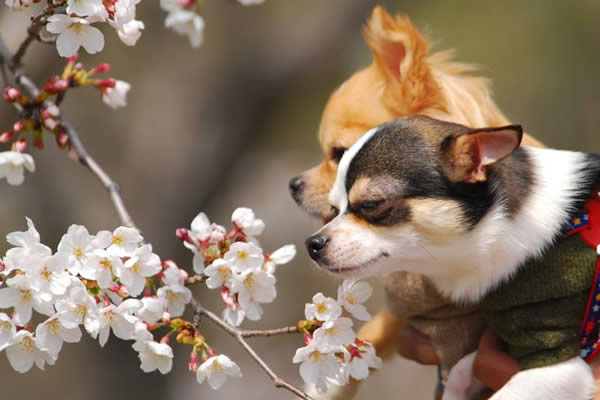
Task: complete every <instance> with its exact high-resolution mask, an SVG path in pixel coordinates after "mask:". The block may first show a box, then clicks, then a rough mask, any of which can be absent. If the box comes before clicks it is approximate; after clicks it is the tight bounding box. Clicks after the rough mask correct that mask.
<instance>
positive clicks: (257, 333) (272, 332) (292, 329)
mask: <svg viewBox="0 0 600 400" xmlns="http://www.w3.org/2000/svg"><path fill="white" fill-rule="evenodd" d="M238 331H239V333H240V335H241V336H242V337H245V338H249V337H269V336H279V335H285V334H287V333H299V332H300V331H299V330H298V327H297V326H295V325H294V326H284V327H283V328H277V329H263V330H250V329H238Z"/></svg>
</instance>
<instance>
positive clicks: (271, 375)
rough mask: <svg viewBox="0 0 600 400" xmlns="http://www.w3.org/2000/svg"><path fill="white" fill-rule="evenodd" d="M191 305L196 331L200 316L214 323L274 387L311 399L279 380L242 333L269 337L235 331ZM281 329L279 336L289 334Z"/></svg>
mask: <svg viewBox="0 0 600 400" xmlns="http://www.w3.org/2000/svg"><path fill="white" fill-rule="evenodd" d="M191 305H192V309H193V310H194V326H195V327H196V329H197V328H198V324H199V322H200V318H201V317H202V316H205V317H207V318H208V319H210V320H211V321H212V322H214V323H215V324H216V325H217V326H218V327H220V328H221V329H223V330H224V331H225V332H227V333H229V334H230V335H231V336H232V337H233V338H234V339H235V340H236V341H237V342H238V343H239V344H240V346H242V348H243V349H244V350H246V352H247V353H248V354H249V355H250V357H252V359H253V360H254V361H256V363H257V364H258V365H259V366H260V367H261V368H262V369H263V371H265V372H266V374H267V375H269V378H271V380H272V381H273V384H274V385H275V387H277V388H282V389H286V390H289V391H290V392H292V393H293V394H295V395H296V396H298V397H299V398H301V399H305V400H311V399H312V398H311V397H310V396H309V395H308V394H306V393H304V392H303V391H302V390H300V389H298V388H297V387H296V386H294V385H292V384H290V383H287V382H286V381H284V380H283V379H281V378H280V377H279V376H277V374H276V373H275V372H273V370H272V369H271V368H270V367H269V366H268V365H267V363H266V362H265V361H264V360H263V359H262V358H261V357H260V356H259V355H258V354H257V353H256V351H254V349H253V348H252V347H251V346H250V345H249V344H248V342H246V339H245V336H244V332H246V333H252V334H249V335H247V337H252V336H270V335H254V334H253V333H256V332H258V331H243V330H240V329H236V328H234V327H233V326H231V325H229V324H228V323H227V322H225V321H223V320H222V319H221V318H219V317H218V316H217V315H216V314H214V313H213V312H211V311H209V310H207V309H206V308H204V307H203V306H202V305H201V304H200V303H198V301H197V300H196V299H194V298H192V302H191ZM283 329H284V330H285V331H281V332H280V333H279V334H281V333H289V332H291V329H290V328H283ZM286 329H290V330H286ZM274 331H277V330H273V331H272V332H274ZM271 336H272V335H271Z"/></svg>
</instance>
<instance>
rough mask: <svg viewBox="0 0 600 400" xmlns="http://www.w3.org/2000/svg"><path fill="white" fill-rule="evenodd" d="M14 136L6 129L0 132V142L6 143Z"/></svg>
mask: <svg viewBox="0 0 600 400" xmlns="http://www.w3.org/2000/svg"><path fill="white" fill-rule="evenodd" d="M13 136H15V133H14V132H13V131H6V132H2V133H1V134H0V143H8V142H9V141H10V139H12V138H13Z"/></svg>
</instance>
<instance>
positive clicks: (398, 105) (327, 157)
mask: <svg viewBox="0 0 600 400" xmlns="http://www.w3.org/2000/svg"><path fill="white" fill-rule="evenodd" d="M364 38H365V40H366V42H367V44H368V46H369V48H370V49H371V51H372V53H373V61H372V63H371V64H370V65H368V66H367V67H366V68H364V69H361V70H359V71H358V72H356V73H355V74H354V75H352V76H351V77H350V78H349V79H348V80H347V81H345V82H344V83H343V84H342V85H341V86H340V87H339V88H338V89H337V90H335V92H334V93H333V94H332V95H331V97H330V99H329V101H328V103H327V105H326V107H325V110H324V112H323V117H322V120H321V125H320V128H319V141H320V144H321V149H322V152H323V156H324V159H323V161H322V162H321V163H320V164H319V165H317V166H316V167H314V168H311V169H309V170H307V171H305V172H303V173H302V174H300V175H299V176H297V177H294V178H292V179H291V180H290V184H289V188H290V193H291V195H292V197H293V198H294V199H295V201H296V202H297V203H298V204H299V205H300V206H301V207H302V208H304V209H305V210H306V211H307V212H308V213H309V214H311V215H314V216H318V217H321V218H322V219H323V220H324V221H325V222H327V221H329V220H330V219H331V218H333V217H334V216H335V209H334V208H332V207H331V205H330V203H329V201H328V194H329V191H330V190H331V188H332V186H333V183H334V180H335V177H336V172H337V168H338V163H339V161H340V159H341V158H342V156H343V155H344V152H345V151H346V150H347V149H348V148H349V147H351V146H352V145H353V144H354V143H355V142H356V141H357V140H358V139H359V138H360V137H361V136H362V135H363V134H364V133H365V132H366V131H368V130H369V129H371V128H373V127H375V126H377V125H380V124H382V123H384V122H387V121H390V120H393V119H395V118H398V117H400V116H404V115H409V114H421V115H426V116H429V117H432V118H436V119H440V120H444V121H449V122H455V123H460V124H463V125H466V126H469V127H472V128H480V127H486V126H502V125H506V124H508V120H507V119H506V117H505V116H504V115H503V114H502V112H501V111H500V110H499V109H498V106H497V105H496V104H495V103H494V101H493V100H492V97H491V94H490V89H489V84H488V81H487V80H486V79H485V78H482V77H476V76H472V75H469V73H471V72H473V71H474V68H473V67H472V66H470V65H466V64H461V63H457V62H454V61H451V55H452V52H451V51H442V52H437V53H430V43H429V42H428V40H427V39H426V38H425V37H424V36H423V35H422V34H421V33H420V32H419V31H418V30H417V29H416V28H415V27H414V26H413V25H412V23H411V22H410V20H409V19H408V18H407V17H406V16H390V15H389V14H388V13H387V12H386V11H385V10H384V9H383V8H382V7H376V8H375V9H374V10H373V12H372V14H371V16H370V18H369V20H368V22H367V24H366V26H365V28H364ZM523 143H524V144H527V145H530V146H541V144H540V143H539V142H537V141H536V140H535V139H533V138H531V137H529V136H527V135H525V136H524V139H523ZM385 287H386V295H387V300H388V307H387V310H384V311H382V312H381V313H379V314H378V315H377V316H375V318H374V319H373V320H372V321H371V322H369V323H367V324H366V325H365V326H363V328H362V329H361V330H360V332H359V335H358V336H359V337H360V338H361V339H363V340H368V341H370V342H372V343H373V344H374V345H375V347H376V349H377V351H378V352H379V353H382V352H384V350H385V349H386V348H388V347H389V346H388V345H389V344H390V343H393V340H394V338H395V337H396V332H397V331H398V330H399V329H400V328H401V327H402V326H403V325H404V323H406V322H408V324H410V325H412V326H413V327H415V328H416V329H418V330H419V331H421V332H422V333H424V334H426V335H427V336H429V337H430V338H431V341H432V344H433V345H434V347H435V349H436V352H437V354H438V356H439V358H440V365H441V373H442V374H441V375H442V381H445V380H446V378H447V375H448V372H449V371H450V369H451V368H452V366H453V365H454V364H456V362H458V360H459V359H461V358H462V357H463V356H464V355H465V354H468V353H470V352H471V351H473V350H475V348H476V347H477V344H478V341H479V337H480V335H481V332H482V329H483V322H482V320H481V318H480V316H479V313H478V312H477V311H476V310H475V309H474V308H471V307H457V306H454V305H452V304H451V303H450V302H449V301H448V300H447V299H445V298H444V297H443V296H442V295H440V294H439V292H438V291H437V290H436V289H435V288H434V286H433V285H432V284H431V283H430V282H429V281H428V280H427V279H425V278H424V277H422V276H420V275H417V274H414V273H405V272H398V273H394V274H392V275H389V276H388V277H387V278H386V279H385ZM357 388H358V385H357V384H356V383H354V384H352V385H348V386H346V387H344V388H340V389H339V390H338V391H336V392H331V391H330V394H329V395H328V396H327V397H328V398H330V399H333V398H339V399H349V398H351V397H352V396H353V395H354V393H355V392H356V390H357Z"/></svg>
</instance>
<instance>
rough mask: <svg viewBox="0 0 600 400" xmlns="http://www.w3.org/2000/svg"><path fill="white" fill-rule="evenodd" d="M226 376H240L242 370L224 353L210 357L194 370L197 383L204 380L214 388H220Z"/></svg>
mask: <svg viewBox="0 0 600 400" xmlns="http://www.w3.org/2000/svg"><path fill="white" fill-rule="evenodd" d="M228 376H232V377H241V376H242V372H241V371H240V367H238V365H237V364H236V363H235V362H233V361H231V359H230V358H229V357H227V356H226V355H224V354H219V355H218V356H213V357H210V358H209V359H207V360H206V361H204V362H203V363H202V364H201V365H200V367H198V370H197V371H196V380H197V381H198V383H203V382H204V381H205V380H206V381H208V384H209V386H210V387H211V388H213V389H214V390H217V389H220V388H221V386H223V385H224V384H225V381H226V380H227V377H228Z"/></svg>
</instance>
